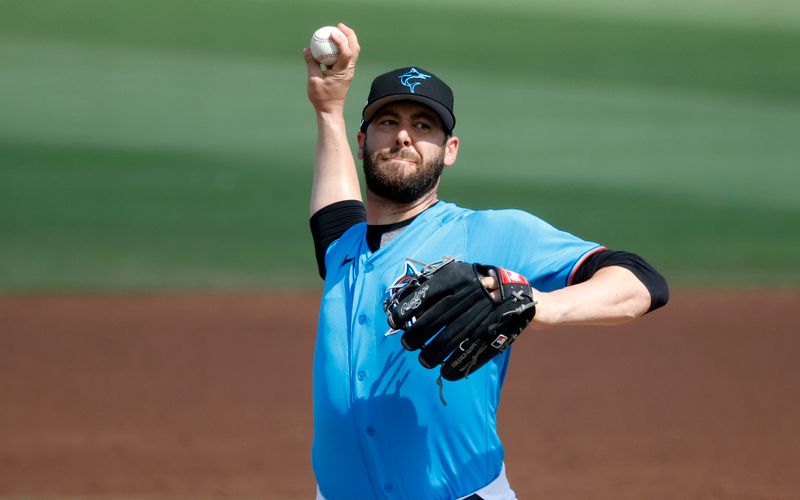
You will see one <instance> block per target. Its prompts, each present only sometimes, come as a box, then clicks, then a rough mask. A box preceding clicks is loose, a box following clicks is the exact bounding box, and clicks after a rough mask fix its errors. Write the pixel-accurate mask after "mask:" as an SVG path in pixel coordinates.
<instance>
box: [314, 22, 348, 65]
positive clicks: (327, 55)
mask: <svg viewBox="0 0 800 500" xmlns="http://www.w3.org/2000/svg"><path fill="white" fill-rule="evenodd" d="M334 31H335V32H336V33H338V34H339V36H341V37H342V39H343V40H344V44H345V45H347V46H348V47H349V46H350V44H349V43H348V42H347V37H346V36H345V35H344V33H342V30H340V29H339V28H337V27H335V26H324V27H322V28H320V29H318V30H317V31H315V32H314V34H313V35H311V42H309V48H310V49H311V55H312V56H314V59H315V60H316V61H317V62H318V63H320V64H324V65H326V66H332V65H333V63H335V62H336V59H337V58H338V57H339V46H338V45H336V42H334V41H333V39H331V33H333V32H334Z"/></svg>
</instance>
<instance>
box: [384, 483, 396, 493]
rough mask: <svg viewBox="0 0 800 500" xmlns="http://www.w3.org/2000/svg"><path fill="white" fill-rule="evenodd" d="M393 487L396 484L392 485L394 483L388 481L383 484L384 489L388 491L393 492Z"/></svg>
mask: <svg viewBox="0 0 800 500" xmlns="http://www.w3.org/2000/svg"><path fill="white" fill-rule="evenodd" d="M393 489H394V486H392V483H386V484H384V485H383V491H385V492H386V493H391V492H392V490H393Z"/></svg>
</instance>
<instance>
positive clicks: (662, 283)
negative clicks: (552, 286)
mask: <svg viewBox="0 0 800 500" xmlns="http://www.w3.org/2000/svg"><path fill="white" fill-rule="evenodd" d="M609 266H620V267H624V268H625V269H628V270H629V271H630V272H632V273H633V274H634V276H636V277H637V278H639V281H641V282H642V283H643V284H644V286H645V287H647V290H648V291H649V292H650V309H648V310H647V312H650V311H653V310H655V309H658V308H659V307H661V306H663V305H665V304H666V303H667V301H668V300H669V287H668V286H667V280H666V279H664V276H662V275H661V273H659V272H658V271H656V270H655V268H654V267H653V266H651V265H650V264H648V263H647V261H645V260H644V259H643V258H641V257H639V256H638V255H636V254H635V253H630V252H622V251H615V250H601V251H600V252H597V253H595V254H593V255H590V256H589V257H588V258H587V259H586V260H585V261H584V262H583V264H581V266H580V267H579V268H578V270H577V271H576V272H575V276H574V277H573V279H572V284H573V285H576V284H578V283H583V282H584V281H587V280H588V279H589V278H591V277H592V276H594V273H596V272H597V271H598V270H600V269H602V268H604V267H609Z"/></svg>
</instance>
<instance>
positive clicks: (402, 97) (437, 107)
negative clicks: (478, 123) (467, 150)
mask: <svg viewBox="0 0 800 500" xmlns="http://www.w3.org/2000/svg"><path fill="white" fill-rule="evenodd" d="M396 101H416V102H419V103H420V104H424V105H425V106H428V107H429V108H431V109H432V110H434V111H435V112H436V114H437V115H439V118H441V119H442V125H443V126H444V129H445V131H446V132H448V133H450V132H452V131H453V128H455V126H456V117H455V116H453V114H452V113H451V112H450V110H449V109H447V108H446V107H445V106H443V105H442V104H439V102H438V101H435V100H433V99H431V98H430V97H425V96H423V95H416V94H408V93H404V94H393V95H387V96H384V97H381V98H380V99H378V100H377V101H375V102H373V103H371V104H370V105H369V106H367V107H366V108H364V111H363V113H362V119H363V122H362V124H361V125H362V128H363V126H364V125H365V124H368V123H369V122H370V120H372V118H373V117H374V116H375V113H377V112H378V110H380V109H381V108H382V107H384V106H385V105H387V104H389V103H390V102H396Z"/></svg>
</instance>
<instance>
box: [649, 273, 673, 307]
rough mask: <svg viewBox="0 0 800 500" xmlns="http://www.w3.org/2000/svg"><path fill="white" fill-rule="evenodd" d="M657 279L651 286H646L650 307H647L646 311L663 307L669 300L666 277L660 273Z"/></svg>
mask: <svg viewBox="0 0 800 500" xmlns="http://www.w3.org/2000/svg"><path fill="white" fill-rule="evenodd" d="M658 278H659V279H658V280H657V281H656V282H655V283H654V284H653V286H651V287H649V288H648V292H649V294H650V307H649V308H648V309H647V311H646V312H650V311H655V310H656V309H658V308H659V307H664V306H665V305H667V302H669V285H668V284H667V280H666V278H664V276H662V275H660V274H659V275H658Z"/></svg>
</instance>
